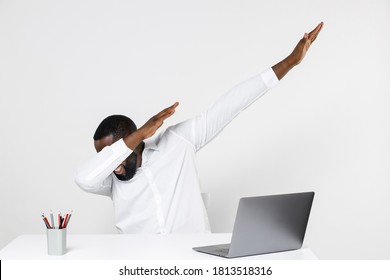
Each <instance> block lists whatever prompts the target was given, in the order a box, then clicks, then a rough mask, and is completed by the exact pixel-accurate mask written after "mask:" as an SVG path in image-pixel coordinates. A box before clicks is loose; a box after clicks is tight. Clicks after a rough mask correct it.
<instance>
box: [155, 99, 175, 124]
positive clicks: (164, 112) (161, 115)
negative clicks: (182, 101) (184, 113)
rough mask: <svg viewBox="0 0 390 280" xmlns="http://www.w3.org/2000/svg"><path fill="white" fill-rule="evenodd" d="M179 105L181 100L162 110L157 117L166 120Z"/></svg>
mask: <svg viewBox="0 0 390 280" xmlns="http://www.w3.org/2000/svg"><path fill="white" fill-rule="evenodd" d="M177 106H179V102H175V103H174V104H173V105H172V106H170V107H168V108H166V109H164V110H162V111H161V112H160V113H158V114H157V115H156V116H155V117H156V118H158V119H161V120H165V119H166V118H169V117H170V116H172V114H173V113H175V109H176V107H177Z"/></svg>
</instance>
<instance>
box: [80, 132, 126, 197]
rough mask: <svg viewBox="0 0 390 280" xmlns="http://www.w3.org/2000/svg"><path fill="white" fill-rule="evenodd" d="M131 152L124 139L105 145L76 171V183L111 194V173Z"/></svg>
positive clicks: (88, 189) (93, 191)
mask: <svg viewBox="0 0 390 280" xmlns="http://www.w3.org/2000/svg"><path fill="white" fill-rule="evenodd" d="M131 153H132V150H131V149H129V148H128V147H127V146H126V144H125V143H124V141H123V140H122V139H120V140H118V141H117V142H115V143H113V144H112V145H111V146H107V147H105V148H104V149H103V150H101V151H100V152H99V153H97V154H96V155H95V156H93V157H92V158H90V159H89V160H88V161H87V162H85V163H84V164H83V165H82V166H81V167H80V168H79V169H78V170H77V171H76V176H75V181H76V184H77V185H78V186H79V187H80V188H81V189H83V190H84V191H87V192H90V193H95V194H102V195H107V196H110V195H111V188H112V177H111V176H110V175H111V174H112V172H113V171H114V170H115V169H116V168H117V167H118V165H120V164H121V162H123V161H124V160H125V159H126V158H127V157H128V156H129V155H130V154H131Z"/></svg>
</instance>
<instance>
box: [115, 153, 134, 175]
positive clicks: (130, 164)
mask: <svg viewBox="0 0 390 280" xmlns="http://www.w3.org/2000/svg"><path fill="white" fill-rule="evenodd" d="M122 166H123V168H124V169H125V174H124V175H118V174H115V173H114V174H115V176H116V177H117V178H118V180H120V181H129V180H130V179H131V178H133V177H134V175H135V173H136V171H137V154H136V153H134V152H133V153H131V154H130V156H129V157H128V158H127V159H126V162H125V164H122Z"/></svg>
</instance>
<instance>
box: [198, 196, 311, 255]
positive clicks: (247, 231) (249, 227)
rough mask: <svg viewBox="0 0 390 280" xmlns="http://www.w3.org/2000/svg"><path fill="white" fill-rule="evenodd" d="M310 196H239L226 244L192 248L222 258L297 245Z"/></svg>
mask: <svg viewBox="0 0 390 280" xmlns="http://www.w3.org/2000/svg"><path fill="white" fill-rule="evenodd" d="M313 198H314V192H304V193H291V194H280V195H268V196H256V197H243V198H241V199H240V201H239V204H238V210H237V216H236V220H235V222H234V228H233V233H232V239H231V242H230V244H221V245H212V246H204V247H194V248H192V249H193V250H195V251H198V252H202V253H206V254H211V255H216V256H220V257H225V258H236V257H243V256H251V255H258V254H266V253H274V252H282V251H289V250H295V249H299V248H301V247H302V244H303V239H304V237H305V232H306V227H307V222H308V220H309V215H310V209H311V205H312V202H313Z"/></svg>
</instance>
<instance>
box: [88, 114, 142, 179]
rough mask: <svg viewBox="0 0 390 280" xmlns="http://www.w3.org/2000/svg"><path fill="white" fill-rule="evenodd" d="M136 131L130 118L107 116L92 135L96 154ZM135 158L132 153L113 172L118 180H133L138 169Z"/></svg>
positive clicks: (135, 154)
mask: <svg viewBox="0 0 390 280" xmlns="http://www.w3.org/2000/svg"><path fill="white" fill-rule="evenodd" d="M136 130H137V126H136V125H135V123H134V122H133V121H132V120H131V119H130V118H128V117H126V116H122V115H112V116H109V117H107V118H105V119H104V120H103V121H102V122H101V123H100V124H99V126H98V127H97V129H96V131H95V134H94V135H93V140H94V144H95V149H96V151H97V152H100V151H101V150H102V149H103V148H104V147H106V146H109V145H111V144H113V143H114V142H116V141H118V140H119V139H121V138H124V137H126V136H127V135H129V134H131V133H133V132H135V131H136ZM137 158H138V156H137V153H136V152H133V153H132V154H131V155H130V156H129V157H128V158H126V159H125V160H124V161H123V162H122V163H121V164H120V165H119V166H118V167H117V168H116V169H115V170H114V174H115V175H116V177H117V178H118V179H119V180H122V181H128V180H130V179H131V178H133V176H134V174H135V171H136V169H137V167H138V166H137Z"/></svg>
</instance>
